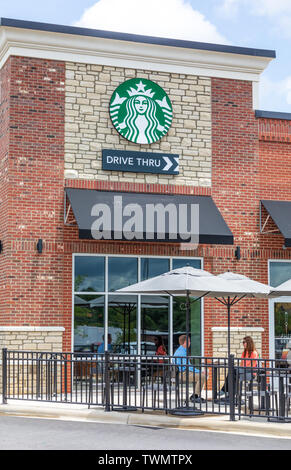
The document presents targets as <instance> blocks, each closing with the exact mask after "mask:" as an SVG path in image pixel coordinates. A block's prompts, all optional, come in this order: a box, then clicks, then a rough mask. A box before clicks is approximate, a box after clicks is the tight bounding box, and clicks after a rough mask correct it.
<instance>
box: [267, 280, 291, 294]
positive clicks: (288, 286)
mask: <svg viewBox="0 0 291 470" xmlns="http://www.w3.org/2000/svg"><path fill="white" fill-rule="evenodd" d="M285 296H286V297H289V296H291V279H288V281H285V282H283V283H282V284H280V285H279V286H277V287H271V291H270V295H269V297H271V298H273V297H285Z"/></svg>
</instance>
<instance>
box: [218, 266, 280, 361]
mask: <svg viewBox="0 0 291 470" xmlns="http://www.w3.org/2000/svg"><path fill="white" fill-rule="evenodd" d="M217 278H219V279H222V280H223V281H225V282H227V284H228V292H227V293H226V294H224V295H217V296H215V298H216V299H217V300H218V301H219V302H220V303H222V304H223V305H225V306H226V307H227V326H228V331H227V343H228V347H227V349H228V356H229V355H230V310H231V307H232V306H233V305H235V304H236V303H237V302H239V301H240V300H242V299H244V298H247V297H251V298H258V299H267V298H268V297H269V294H270V290H271V287H270V286H268V285H267V284H263V283H262V282H258V281H254V280H253V279H250V278H249V277H247V276H244V275H243V274H238V273H232V272H229V271H227V272H225V273H222V274H219V275H218V276H217ZM219 297H220V298H219Z"/></svg>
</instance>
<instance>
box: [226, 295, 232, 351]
mask: <svg viewBox="0 0 291 470" xmlns="http://www.w3.org/2000/svg"><path fill="white" fill-rule="evenodd" d="M230 306H231V302H230V297H228V298H227V350H228V357H229V356H230Z"/></svg>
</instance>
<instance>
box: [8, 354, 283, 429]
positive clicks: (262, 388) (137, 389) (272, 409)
mask: <svg viewBox="0 0 291 470" xmlns="http://www.w3.org/2000/svg"><path fill="white" fill-rule="evenodd" d="M2 395H3V403H7V400H33V401H45V402H56V403H72V404H86V405H88V406H89V407H90V406H101V407H104V408H105V410H106V411H114V410H118V411H135V410H142V411H145V410H159V411H163V412H165V413H171V414H177V415H186V416H192V415H202V414H224V415H229V417H230V419H231V420H234V419H235V418H236V417H239V418H240V417H241V416H248V417H254V416H256V417H257V416H260V417H264V418H268V420H269V421H278V422H280V421H282V422H288V421H290V420H291V417H290V401H291V368H290V366H288V364H287V362H286V361H280V363H279V364H278V363H277V362H275V361H273V360H269V359H268V360H263V359H259V360H252V359H250V360H248V362H245V361H243V360H242V359H237V358H234V356H230V357H229V358H213V357H211V358H210V357H189V358H187V359H186V357H175V356H172V357H170V356H163V357H161V356H159V357H157V356H143V355H142V356H138V355H119V354H111V353H108V352H106V353H105V354H95V353H92V354H91V353H80V354H76V353H51V352H32V351H10V350H9V351H8V350H7V349H3V350H2Z"/></svg>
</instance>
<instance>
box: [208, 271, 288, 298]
mask: <svg viewBox="0 0 291 470" xmlns="http://www.w3.org/2000/svg"><path fill="white" fill-rule="evenodd" d="M217 277H218V278H219V279H223V280H224V281H226V282H227V284H228V292H226V293H225V294H224V297H228V296H230V297H233V296H243V297H255V298H267V297H268V295H269V293H270V290H271V287H270V286H268V285H267V284H263V283H262V282H258V281H254V280H253V279H250V278H249V277H247V276H244V275H243V274H238V273H233V272H229V271H227V272H225V273H223V274H219V275H218V276H217ZM290 286H291V284H290Z"/></svg>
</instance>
